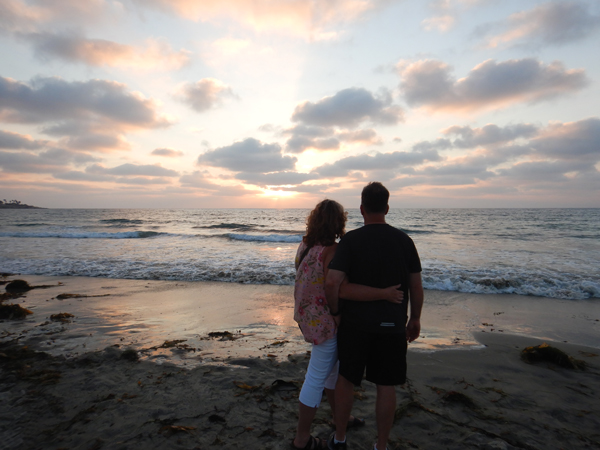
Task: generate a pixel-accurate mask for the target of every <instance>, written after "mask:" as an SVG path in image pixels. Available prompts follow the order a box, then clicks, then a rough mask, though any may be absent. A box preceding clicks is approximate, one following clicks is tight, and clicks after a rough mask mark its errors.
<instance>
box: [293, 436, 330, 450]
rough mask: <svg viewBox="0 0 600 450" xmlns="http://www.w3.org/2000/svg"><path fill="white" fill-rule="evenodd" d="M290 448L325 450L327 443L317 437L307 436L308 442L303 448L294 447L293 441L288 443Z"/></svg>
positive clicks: (297, 449)
mask: <svg viewBox="0 0 600 450" xmlns="http://www.w3.org/2000/svg"><path fill="white" fill-rule="evenodd" d="M290 447H292V448H294V449H296V450H327V441H325V440H323V439H320V438H318V437H314V436H309V438H308V442H307V443H306V445H305V446H304V447H296V446H295V445H294V439H292V442H290Z"/></svg>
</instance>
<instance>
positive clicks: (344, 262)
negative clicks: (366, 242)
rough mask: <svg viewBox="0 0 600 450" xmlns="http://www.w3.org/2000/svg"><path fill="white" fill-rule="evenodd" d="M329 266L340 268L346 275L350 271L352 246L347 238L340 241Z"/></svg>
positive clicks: (330, 267) (334, 268)
mask: <svg viewBox="0 0 600 450" xmlns="http://www.w3.org/2000/svg"><path fill="white" fill-rule="evenodd" d="M327 267H328V268H329V269H333V270H340V271H342V272H344V273H345V274H346V275H348V274H349V273H350V246H349V245H348V241H347V239H342V240H341V241H340V243H339V244H338V246H337V248H336V249H335V255H334V256H333V259H332V260H331V262H330V263H329V266H327Z"/></svg>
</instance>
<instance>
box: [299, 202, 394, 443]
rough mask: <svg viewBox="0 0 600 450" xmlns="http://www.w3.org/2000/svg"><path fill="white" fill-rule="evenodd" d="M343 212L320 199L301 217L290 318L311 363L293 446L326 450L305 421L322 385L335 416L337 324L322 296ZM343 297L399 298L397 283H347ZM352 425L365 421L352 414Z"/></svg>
mask: <svg viewBox="0 0 600 450" xmlns="http://www.w3.org/2000/svg"><path fill="white" fill-rule="evenodd" d="M347 216H348V213H346V212H345V211H344V208H343V207H342V205H340V204H339V203H337V202H335V201H333V200H323V201H322V202H320V203H319V204H318V205H317V206H316V207H315V209H313V210H312V211H311V212H310V214H309V216H308V218H307V219H306V235H305V236H304V237H303V238H302V243H301V244H300V247H298V251H297V253H296V264H295V265H296V283H295V288H294V299H295V307H294V320H295V321H296V322H298V325H299V326H300V330H301V331H302V334H303V335H304V339H305V340H306V341H307V342H310V343H311V344H312V350H311V356H310V362H309V364H308V369H307V371H306V377H305V379H304V384H303V385H302V390H301V391H300V398H299V400H300V405H299V413H298V416H299V417H298V425H297V428H296V437H295V438H294V440H293V441H292V443H291V446H292V448H295V449H307V450H311V449H325V448H327V442H326V441H325V440H323V439H319V438H316V437H313V436H311V435H310V425H311V424H312V421H313V419H314V417H315V414H316V412H317V408H318V407H319V404H320V403H321V397H322V395H323V389H325V393H326V395H327V400H328V402H329V404H330V405H331V412H332V414H333V416H334V418H335V400H334V388H335V383H336V381H337V369H338V368H337V339H336V332H337V330H336V325H335V321H334V319H333V316H332V315H331V314H330V312H329V306H328V304H327V299H326V298H325V277H326V276H327V266H328V265H329V262H330V261H331V259H332V258H333V255H334V254H335V248H336V246H337V244H336V239H339V238H341V237H342V236H343V235H344V234H345V227H346V219H347ZM345 288H347V289H344V294H345V298H348V299H350V300H362V301H371V300H382V299H384V300H388V301H391V302H394V303H400V302H402V298H403V294H402V291H400V290H398V288H399V285H398V286H390V287H388V288H386V289H377V288H371V287H367V286H360V285H353V284H347V285H346V286H345ZM351 423H352V425H355V426H356V425H363V424H364V421H361V420H360V419H356V418H352V417H351Z"/></svg>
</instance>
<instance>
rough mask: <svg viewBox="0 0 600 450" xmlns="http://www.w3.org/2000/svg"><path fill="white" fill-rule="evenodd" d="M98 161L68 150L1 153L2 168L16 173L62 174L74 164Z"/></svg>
mask: <svg viewBox="0 0 600 450" xmlns="http://www.w3.org/2000/svg"><path fill="white" fill-rule="evenodd" d="M94 161H97V159H96V158H94V157H93V156H91V155H88V154H85V153H79V152H73V151H71V150H67V149H61V148H51V149H48V150H45V151H43V152H40V153H32V152H27V151H20V152H10V151H0V167H1V168H2V170H3V171H4V172H14V173H34V174H36V173H61V172H66V171H68V170H69V168H70V166H71V165H72V164H75V165H80V164H85V163H88V162H94Z"/></svg>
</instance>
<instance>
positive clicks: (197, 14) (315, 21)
mask: <svg viewBox="0 0 600 450" xmlns="http://www.w3.org/2000/svg"><path fill="white" fill-rule="evenodd" d="M133 1H134V2H135V3H136V4H138V5H140V6H143V7H154V8H158V9H161V10H163V11H168V12H173V13H176V14H178V15H180V16H181V17H184V18H186V19H192V20H199V21H203V22H207V21H212V22H215V20H218V19H233V20H235V21H237V22H238V23H240V24H242V25H244V26H246V27H249V28H251V29H254V30H256V31H260V32H267V31H276V32H280V33H284V34H288V35H294V36H303V37H307V38H309V39H314V40H320V39H330V38H332V37H336V36H337V34H336V33H332V31H331V30H330V29H329V28H330V27H332V26H335V25H339V24H341V23H345V22H350V21H353V20H356V19H358V18H360V17H362V16H364V14H365V13H367V12H368V11H370V10H373V9H376V8H378V7H380V6H381V5H385V4H386V3H387V1H386V0H374V1H369V2H366V1H362V0H331V1H327V2H317V1H314V0H295V1H278V0H208V1H197V0H133Z"/></svg>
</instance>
